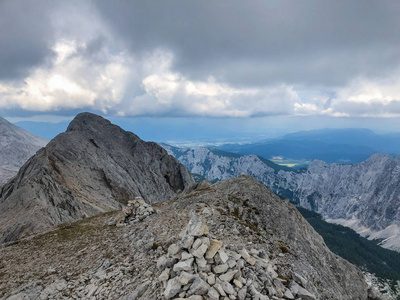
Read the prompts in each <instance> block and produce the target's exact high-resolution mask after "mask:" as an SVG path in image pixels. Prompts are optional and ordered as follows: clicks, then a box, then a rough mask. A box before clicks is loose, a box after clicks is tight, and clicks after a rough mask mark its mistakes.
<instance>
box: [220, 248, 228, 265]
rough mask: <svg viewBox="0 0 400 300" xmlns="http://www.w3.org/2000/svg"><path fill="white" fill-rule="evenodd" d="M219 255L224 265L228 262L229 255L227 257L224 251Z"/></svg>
mask: <svg viewBox="0 0 400 300" xmlns="http://www.w3.org/2000/svg"><path fill="white" fill-rule="evenodd" d="M218 254H219V257H220V259H221V261H222V263H223V264H224V263H226V262H227V261H228V259H229V257H228V255H226V253H225V251H224V250H222V249H219V251H218Z"/></svg>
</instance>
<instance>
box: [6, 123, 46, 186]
mask: <svg viewBox="0 0 400 300" xmlns="http://www.w3.org/2000/svg"><path fill="white" fill-rule="evenodd" d="M47 142H48V140H46V139H44V138H41V137H39V136H37V135H34V134H32V133H30V132H28V131H26V130H23V129H22V128H19V127H18V126H15V125H14V124H12V123H10V122H8V121H7V120H5V119H3V118H2V117H0V186H2V185H3V184H5V183H6V182H7V181H8V180H9V179H10V178H12V177H13V176H14V175H16V174H17V172H18V169H19V168H20V167H21V166H22V165H23V164H24V163H25V162H26V161H27V160H28V158H29V157H31V156H32V155H34V154H35V153H36V151H38V150H39V149H40V148H42V147H44V146H45V145H46V144H47Z"/></svg>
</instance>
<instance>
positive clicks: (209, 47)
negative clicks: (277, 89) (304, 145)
mask: <svg viewBox="0 0 400 300" xmlns="http://www.w3.org/2000/svg"><path fill="white" fill-rule="evenodd" d="M95 3H96V5H97V7H98V9H99V11H100V12H101V14H102V16H103V18H104V20H106V21H107V22H108V23H109V25H110V26H111V27H112V28H113V30H114V33H115V34H117V35H118V36H119V37H120V38H122V39H123V40H124V41H125V42H126V45H127V46H128V47H129V48H130V49H131V51H133V52H135V53H140V52H141V53H146V52H148V51H151V50H152V49H155V48H157V47H163V48H165V49H168V50H170V51H172V52H173V53H174V55H175V62H174V66H173V67H174V68H175V70H176V71H179V72H182V73H183V74H184V75H185V76H188V77H189V78H191V79H204V78H206V77H207V76H210V75H212V76H214V77H215V78H217V79H219V80H221V81H226V82H229V83H231V84H235V85H236V86H239V85H244V86H251V85H253V86H257V85H263V84H266V83H272V82H287V83H290V84H305V85H325V86H326V85H342V84H345V83H346V82H347V81H348V80H350V79H352V78H354V77H357V76H370V77H373V76H380V75H383V74H385V73H386V72H388V71H390V70H391V69H392V68H394V67H399V54H400V47H399V41H400V21H399V18H398V16H399V15H400V4H399V3H398V2H394V1H281V0H279V1H231V0H230V1H211V0H209V1H187V0H182V1H132V2H128V1H126V2H122V1H121V2H118V5H115V2H109V1H96V2H95Z"/></svg>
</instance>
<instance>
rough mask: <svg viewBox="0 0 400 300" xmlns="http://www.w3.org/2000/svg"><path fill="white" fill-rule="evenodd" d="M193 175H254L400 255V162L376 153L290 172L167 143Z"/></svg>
mask: <svg viewBox="0 0 400 300" xmlns="http://www.w3.org/2000/svg"><path fill="white" fill-rule="evenodd" d="M164 147H165V148H166V149H167V151H169V153H170V154H172V155H174V156H175V157H176V158H177V159H178V161H180V162H181V163H182V164H184V165H185V166H186V167H187V168H188V169H189V170H190V171H191V172H192V173H196V174H199V175H201V176H202V177H204V178H206V179H208V180H210V181H213V182H214V181H218V180H224V179H226V178H231V177H236V176H238V175H240V174H249V175H252V176H254V177H255V178H256V179H257V180H259V181H260V182H262V183H264V184H265V185H266V186H267V187H269V188H270V189H272V190H273V191H274V192H276V193H278V194H280V195H282V196H284V197H287V198H289V199H291V201H293V202H294V203H296V204H299V205H300V206H302V207H305V208H307V209H311V210H314V211H316V212H318V213H320V214H321V215H322V216H323V217H324V218H326V219H327V220H328V221H330V222H335V223H339V224H342V225H345V226H349V227H351V228H352V229H354V230H355V231H357V232H358V233H360V234H361V235H363V236H366V237H368V238H370V239H380V240H382V242H381V245H382V246H383V247H386V248H389V249H393V250H397V251H400V200H399V196H400V159H399V158H396V159H395V158H392V157H391V156H388V155H380V154H375V155H373V156H371V157H370V158H369V159H368V160H366V161H364V162H362V163H358V164H355V165H340V164H327V163H325V162H323V161H319V160H316V161H314V162H313V163H312V164H311V165H310V166H309V167H308V168H307V169H304V170H301V171H290V170H287V169H284V168H282V167H279V166H276V165H274V164H273V163H272V162H270V161H268V160H265V159H262V158H260V157H258V156H255V155H246V156H240V155H237V154H230V153H225V152H221V151H220V152H216V151H215V150H212V149H207V148H196V149H187V148H185V149H179V148H175V147H171V146H167V145H164Z"/></svg>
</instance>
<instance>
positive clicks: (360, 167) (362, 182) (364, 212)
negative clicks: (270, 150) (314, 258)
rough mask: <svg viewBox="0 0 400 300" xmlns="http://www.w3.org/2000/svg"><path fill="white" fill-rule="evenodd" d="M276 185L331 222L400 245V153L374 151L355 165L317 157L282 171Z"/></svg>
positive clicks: (278, 188)
mask: <svg viewBox="0 0 400 300" xmlns="http://www.w3.org/2000/svg"><path fill="white" fill-rule="evenodd" d="M275 190H276V191H278V192H279V191H280V190H289V191H291V192H292V193H293V200H294V201H295V202H298V203H299V204H300V205H301V206H303V207H305V208H308V209H312V210H315V211H317V212H319V213H321V214H322V215H323V216H324V217H325V218H326V219H328V220H329V221H331V222H335V223H340V224H342V225H346V226H349V227H351V228H353V229H355V230H356V231H358V232H359V233H361V234H362V235H365V236H370V238H380V239H384V241H383V245H384V246H385V247H387V248H391V249H395V250H400V159H399V158H396V159H394V158H392V157H390V156H388V155H380V154H375V155H373V156H371V157H370V158H369V159H367V160H366V161H364V162H362V163H359V164H355V165H339V164H330V165H329V164H326V163H324V162H322V161H314V162H313V163H312V164H311V165H310V166H309V167H308V169H307V170H306V171H305V172H301V173H295V172H279V173H278V176H277V179H276V181H275Z"/></svg>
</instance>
